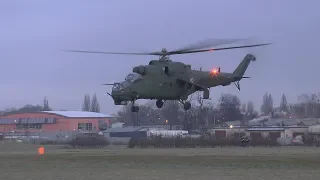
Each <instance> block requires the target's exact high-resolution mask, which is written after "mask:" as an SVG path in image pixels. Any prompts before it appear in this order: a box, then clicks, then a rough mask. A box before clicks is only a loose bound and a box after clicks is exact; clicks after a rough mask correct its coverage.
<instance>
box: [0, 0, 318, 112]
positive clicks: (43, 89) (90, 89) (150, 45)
mask: <svg viewBox="0 0 320 180" xmlns="http://www.w3.org/2000/svg"><path fill="white" fill-rule="evenodd" d="M319 6H320V2H319V1H318V0H308V1H301V0H241V1H240V0H214V1H213V0H198V1H195V0H161V1H151V0H95V1H88V0H67V1H66V0H55V1H49V0H28V1H26V0H25V1H18V0H1V1H0V23H1V26H0V67H1V70H0V77H1V88H0V108H1V109H4V108H8V107H13V106H15V107H19V106H23V105H24V104H27V103H31V104H39V103H42V100H43V98H44V96H47V97H48V99H49V103H50V105H51V106H52V107H53V108H54V109H56V110H59V109H67V110H80V109H81V106H82V102H83V99H84V94H85V93H90V94H93V93H97V96H98V98H99V101H100V106H101V110H102V112H104V113H110V114H111V113H115V112H116V111H117V110H118V109H119V106H115V105H114V104H113V101H112V99H111V98H110V97H109V96H106V95H105V93H106V92H110V91H111V88H110V87H104V86H102V85H101V84H103V83H112V82H114V81H119V80H123V79H124V78H125V76H126V75H127V74H128V73H130V72H132V68H133V67H134V66H137V65H140V64H146V63H148V62H149V61H150V60H151V59H152V58H157V57H149V56H121V55H99V54H82V53H66V52H62V51H60V50H61V49H80V50H100V51H101V50H104V51H129V52H143V51H158V50H161V48H163V47H166V48H167V49H168V50H170V49H175V48H180V47H183V46H186V45H189V44H192V43H195V42H197V41H199V40H203V39H207V38H246V37H255V39H258V40H260V42H272V43H274V44H273V45H271V46H269V47H262V48H251V49H240V50H231V51H230V50H229V51H228V50H227V51H223V52H222V51H220V52H212V53H211V52H209V53H202V54H201V53H200V54H192V55H190V54H189V55H180V56H172V57H171V58H172V59H173V60H176V61H183V62H185V63H188V64H191V65H192V67H193V68H197V69H198V68H200V67H202V69H203V70H209V69H211V68H212V67H216V66H220V67H221V71H224V72H228V71H231V72H232V71H233V70H234V68H235V67H236V66H237V65H238V63H239V62H240V61H241V60H242V59H243V57H244V56H245V55H246V53H255V54H256V55H257V61H256V62H254V63H252V64H250V66H249V69H248V70H247V72H246V74H245V75H246V76H251V77H252V79H245V80H243V81H241V88H242V89H241V91H240V92H239V91H238V90H237V89H236V87H235V86H234V85H230V86H228V87H217V88H212V89H211V98H212V99H213V100H217V99H218V98H219V96H220V94H221V93H222V92H226V93H233V94H235V95H237V96H238V97H239V98H240V99H241V100H242V101H245V102H246V101H248V100H252V101H253V102H254V104H255V106H256V108H257V109H260V105H261V102H262V96H263V94H264V93H265V92H269V93H271V94H272V96H273V97H274V105H278V104H279V102H280V97H281V95H282V93H285V94H286V95H287V99H288V101H289V102H294V101H296V99H297V95H299V94H301V93H312V92H318V91H319V88H320V84H319V82H318V80H317V79H318V76H319V75H318V71H319V65H320V61H319V60H320V55H319V45H318V42H319V40H320V33H319V32H320V21H319V17H320V11H319ZM138 102H139V101H138Z"/></svg>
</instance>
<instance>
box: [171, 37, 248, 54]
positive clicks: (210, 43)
mask: <svg viewBox="0 0 320 180" xmlns="http://www.w3.org/2000/svg"><path fill="white" fill-rule="evenodd" d="M243 40H247V39H206V40H203V41H199V42H197V43H195V44H191V45H189V46H186V47H184V48H180V49H177V50H174V51H170V52H171V53H176V52H184V51H190V50H197V49H203V48H208V47H213V46H218V45H223V44H230V43H234V42H238V41H243Z"/></svg>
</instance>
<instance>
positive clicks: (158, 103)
mask: <svg viewBox="0 0 320 180" xmlns="http://www.w3.org/2000/svg"><path fill="white" fill-rule="evenodd" d="M163 103H164V102H163V100H161V99H158V100H157V102H156V106H157V107H158V108H162V106H163Z"/></svg>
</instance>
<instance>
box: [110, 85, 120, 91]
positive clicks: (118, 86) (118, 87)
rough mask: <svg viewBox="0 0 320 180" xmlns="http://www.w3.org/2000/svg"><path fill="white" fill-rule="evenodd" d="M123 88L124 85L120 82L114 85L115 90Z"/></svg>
mask: <svg viewBox="0 0 320 180" xmlns="http://www.w3.org/2000/svg"><path fill="white" fill-rule="evenodd" d="M121 89H122V86H121V84H119V83H116V84H114V85H113V87H112V90H113V91H120V90H121Z"/></svg>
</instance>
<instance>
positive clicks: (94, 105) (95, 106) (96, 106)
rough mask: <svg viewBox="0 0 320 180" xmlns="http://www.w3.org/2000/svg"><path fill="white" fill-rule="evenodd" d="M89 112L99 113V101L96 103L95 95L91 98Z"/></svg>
mask: <svg viewBox="0 0 320 180" xmlns="http://www.w3.org/2000/svg"><path fill="white" fill-rule="evenodd" d="M90 111H91V112H100V105H99V101H98V98H97V95H96V94H94V95H93V97H92V102H91V106H90Z"/></svg>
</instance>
